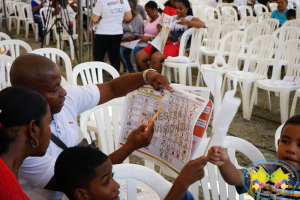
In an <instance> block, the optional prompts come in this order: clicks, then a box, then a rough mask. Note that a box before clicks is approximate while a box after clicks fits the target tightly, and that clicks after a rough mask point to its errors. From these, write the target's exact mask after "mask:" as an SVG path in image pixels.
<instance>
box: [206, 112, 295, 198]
mask: <svg viewBox="0 0 300 200" xmlns="http://www.w3.org/2000/svg"><path fill="white" fill-rule="evenodd" d="M207 157H208V159H209V162H211V163H213V164H215V165H217V166H218V168H219V170H220V173H221V175H222V177H223V179H224V180H225V181H226V182H227V183H228V184H230V185H235V186H236V189H237V192H238V193H239V194H242V193H245V192H247V189H248V191H249V192H250V195H251V196H254V195H253V194H255V195H256V198H255V199H257V198H259V197H263V196H264V197H265V198H266V197H268V198H269V199H270V198H275V197H277V198H278V196H279V194H280V195H281V196H283V194H287V195H286V196H284V197H282V198H280V199H297V197H298V198H299V196H300V184H299V182H298V183H296V181H295V180H294V179H292V178H291V176H290V175H289V176H288V178H286V179H289V180H288V181H287V182H286V185H287V187H280V188H279V185H276V183H274V182H273V181H272V179H271V180H269V176H270V175H271V176H272V175H273V173H274V172H276V171H277V170H278V169H279V168H280V166H274V165H273V169H270V168H268V169H266V166H267V164H266V165H260V166H256V168H255V171H256V176H257V177H258V176H259V175H258V173H257V172H258V170H261V172H262V173H260V174H264V175H266V171H267V173H268V174H269V176H267V179H266V180H267V181H266V182H265V183H263V184H264V185H262V186H263V187H262V188H261V187H258V186H257V187H256V188H255V187H253V186H254V185H255V181H256V180H254V181H253V180H250V176H251V175H249V171H245V169H241V170H238V169H237V168H236V167H235V166H234V165H233V164H232V163H231V161H230V159H229V157H228V154H227V152H226V150H225V149H224V148H223V147H216V146H215V147H212V148H211V149H210V150H209V152H208V155H207ZM277 159H278V160H280V161H284V162H286V163H288V164H290V165H291V166H292V167H294V169H295V170H296V171H297V172H298V174H299V172H300V115H297V116H293V117H291V118H289V119H288V120H287V122H286V123H285V125H284V126H283V128H282V132H281V136H280V139H279V140H278V151H277ZM282 163H283V162H282ZM289 168H290V167H289ZM243 173H245V176H244V175H243ZM284 174H286V172H284ZM271 176H270V178H272V177H271ZM259 179H263V177H260V178H259ZM282 180H283V179H282ZM251 182H252V183H251ZM277 184H278V183H277ZM279 184H281V183H280V182H279ZM245 187H246V188H245ZM283 188H284V189H283ZM293 188H295V189H294V190H293V191H292V192H291V190H292V189H293ZM251 193H252V194H251ZM258 196H259V197H258Z"/></svg>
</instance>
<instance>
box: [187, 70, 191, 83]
mask: <svg viewBox="0 0 300 200" xmlns="http://www.w3.org/2000/svg"><path fill="white" fill-rule="evenodd" d="M187 70H188V81H189V85H190V86H192V68H191V67H188V68H187Z"/></svg>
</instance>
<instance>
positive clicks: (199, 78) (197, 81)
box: [196, 69, 203, 87]
mask: <svg viewBox="0 0 300 200" xmlns="http://www.w3.org/2000/svg"><path fill="white" fill-rule="evenodd" d="M201 83H202V77H201V71H200V70H199V69H198V75H197V80H196V86H197V87H199V86H200V84H201ZM202 86H203V84H202Z"/></svg>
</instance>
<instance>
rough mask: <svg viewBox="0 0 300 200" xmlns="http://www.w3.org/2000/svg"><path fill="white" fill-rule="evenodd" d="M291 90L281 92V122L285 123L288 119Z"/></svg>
mask: <svg viewBox="0 0 300 200" xmlns="http://www.w3.org/2000/svg"><path fill="white" fill-rule="evenodd" d="M289 97H290V92H289V91H281V92H280V114H281V123H282V124H283V123H285V122H286V120H287V119H288V112H289V111H288V109H289Z"/></svg>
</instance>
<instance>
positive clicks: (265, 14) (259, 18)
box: [256, 12, 272, 23]
mask: <svg viewBox="0 0 300 200" xmlns="http://www.w3.org/2000/svg"><path fill="white" fill-rule="evenodd" d="M271 14H272V13H269V12H263V13H260V14H259V15H256V18H257V22H258V23H260V22H261V21H262V20H264V19H269V18H270V17H271Z"/></svg>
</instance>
